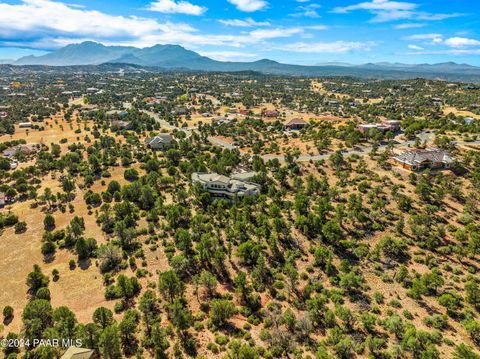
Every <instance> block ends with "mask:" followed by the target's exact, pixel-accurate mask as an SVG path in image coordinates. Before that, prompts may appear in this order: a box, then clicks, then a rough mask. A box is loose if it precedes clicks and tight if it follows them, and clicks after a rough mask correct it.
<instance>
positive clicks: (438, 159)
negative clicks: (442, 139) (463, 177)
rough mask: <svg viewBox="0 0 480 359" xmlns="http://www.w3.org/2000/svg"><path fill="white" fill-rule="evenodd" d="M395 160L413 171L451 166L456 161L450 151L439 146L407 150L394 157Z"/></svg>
mask: <svg viewBox="0 0 480 359" xmlns="http://www.w3.org/2000/svg"><path fill="white" fill-rule="evenodd" d="M393 160H394V161H395V162H397V163H398V164H400V165H401V166H402V167H403V168H406V169H409V170H411V171H421V170H424V169H427V168H430V169H440V168H450V167H451V166H452V164H453V163H454V162H455V159H454V158H453V157H452V156H451V155H450V153H449V152H448V151H446V150H442V149H438V148H427V149H424V150H411V151H406V152H403V153H401V154H399V155H397V156H395V157H393Z"/></svg>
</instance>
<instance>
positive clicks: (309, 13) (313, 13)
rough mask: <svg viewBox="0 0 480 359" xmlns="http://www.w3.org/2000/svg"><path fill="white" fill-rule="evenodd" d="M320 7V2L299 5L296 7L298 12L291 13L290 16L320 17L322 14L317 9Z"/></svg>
mask: <svg viewBox="0 0 480 359" xmlns="http://www.w3.org/2000/svg"><path fill="white" fill-rule="evenodd" d="M320 7H321V6H320V5H318V4H309V5H303V6H298V7H297V8H296V12H295V13H293V14H290V16H293V17H311V18H319V17H320V14H319V13H318V12H317V10H318V9H319V8H320Z"/></svg>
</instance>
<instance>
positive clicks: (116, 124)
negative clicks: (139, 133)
mask: <svg viewBox="0 0 480 359" xmlns="http://www.w3.org/2000/svg"><path fill="white" fill-rule="evenodd" d="M111 127H112V130H114V131H120V130H131V129H132V128H133V125H132V123H131V122H130V121H122V120H116V121H112V126H111Z"/></svg>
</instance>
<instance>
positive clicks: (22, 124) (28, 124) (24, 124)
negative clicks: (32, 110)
mask: <svg viewBox="0 0 480 359" xmlns="http://www.w3.org/2000/svg"><path fill="white" fill-rule="evenodd" d="M18 127H20V128H32V123H31V122H20V123H19V124H18Z"/></svg>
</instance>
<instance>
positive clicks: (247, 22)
mask: <svg viewBox="0 0 480 359" xmlns="http://www.w3.org/2000/svg"><path fill="white" fill-rule="evenodd" d="M218 22H219V23H221V24H223V25H226V26H236V27H254V26H270V23H269V22H268V21H261V22H258V21H255V20H253V19H252V18H251V17H249V18H246V19H244V20H241V19H226V20H223V19H221V20H218Z"/></svg>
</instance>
